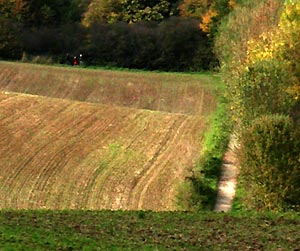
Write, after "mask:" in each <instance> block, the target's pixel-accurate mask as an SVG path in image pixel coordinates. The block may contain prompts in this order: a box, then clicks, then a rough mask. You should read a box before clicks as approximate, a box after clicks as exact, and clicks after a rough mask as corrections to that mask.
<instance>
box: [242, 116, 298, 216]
mask: <svg viewBox="0 0 300 251" xmlns="http://www.w3.org/2000/svg"><path fill="white" fill-rule="evenodd" d="M297 134H298V135H297ZM238 155H239V160H240V164H241V174H242V180H243V182H242V183H243V186H244V188H245V190H246V191H248V193H247V195H246V198H245V204H246V205H247V207H248V208H250V209H257V210H288V209H297V210H299V209H300V207H299V206H300V197H299V193H300V186H299V184H300V140H299V132H297V130H296V129H295V128H294V125H293V123H292V120H291V119H290V118H289V117H288V116H283V115H265V116H261V117H259V118H257V119H256V120H254V122H253V125H252V126H250V127H249V128H248V130H246V131H245V132H244V133H243V135H242V137H241V149H240V151H239V153H238Z"/></svg>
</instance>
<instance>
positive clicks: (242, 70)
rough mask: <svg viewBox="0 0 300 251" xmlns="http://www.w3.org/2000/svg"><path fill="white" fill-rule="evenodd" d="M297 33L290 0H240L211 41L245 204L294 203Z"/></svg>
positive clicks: (297, 13)
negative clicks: (236, 141) (237, 145)
mask: <svg viewBox="0 0 300 251" xmlns="http://www.w3.org/2000/svg"><path fill="white" fill-rule="evenodd" d="M299 34H300V3H299V2H298V1H292V0H287V1H285V2H282V1H279V0H275V1H274V0H272V1H271V0H265V1H256V0H255V1H252V2H251V3H250V2H248V1H244V3H243V4H241V5H240V6H238V7H237V8H236V11H235V12H233V13H232V14H231V15H229V17H228V20H226V21H225V22H223V24H222V25H221V26H220V30H219V34H218V36H217V40H216V43H215V51H216V53H217V55H218V58H219V60H220V61H221V65H222V72H223V76H224V80H225V81H226V83H227V95H228V96H229V98H230V100H231V112H232V118H233V119H234V120H235V122H236V123H235V125H236V128H235V129H236V130H237V131H238V133H239V134H240V141H241V150H240V151H239V158H240V163H241V174H242V178H243V180H244V183H243V184H244V187H245V188H246V189H245V191H248V193H247V195H246V198H247V199H246V202H247V203H246V204H247V206H248V207H249V208H252V209H253V208H256V209H259V210H264V209H272V210H286V209H290V208H293V209H297V210H299V207H297V205H299V204H300V201H299V200H298V199H297V198H296V197H298V195H299V185H297V184H299V180H298V178H299V173H298V172H299V169H300V161H299V160H300V155H299V142H300V139H299V137H298V136H299V133H298V132H297V130H298V129H297V128H298V126H299V118H300V102H299V98H300V97H299V96H300V84H299V83H300V81H299V75H300V55H299V48H300V43H299V41H300V40H299ZM278 114H280V115H278ZM295 135H296V136H295Z"/></svg>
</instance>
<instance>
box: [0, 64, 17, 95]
mask: <svg viewBox="0 0 300 251" xmlns="http://www.w3.org/2000/svg"><path fill="white" fill-rule="evenodd" d="M1 72H2V74H1V81H0V87H1V89H3V90H4V89H5V88H7V87H8V86H9V84H10V83H11V82H12V79H13V76H15V75H16V73H14V72H13V71H12V70H11V68H9V67H7V68H6V67H5V68H4V70H2V71H1Z"/></svg>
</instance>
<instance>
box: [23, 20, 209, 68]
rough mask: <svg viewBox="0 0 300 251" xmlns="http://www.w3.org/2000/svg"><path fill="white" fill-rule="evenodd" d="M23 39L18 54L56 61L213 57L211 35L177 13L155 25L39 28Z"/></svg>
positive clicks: (172, 62)
mask: <svg viewBox="0 0 300 251" xmlns="http://www.w3.org/2000/svg"><path fill="white" fill-rule="evenodd" d="M22 42H23V47H22V50H20V53H21V52H22V51H23V52H26V53H28V54H29V55H51V56H52V57H54V58H55V61H59V62H60V63H68V62H67V61H66V60H67V58H66V54H67V53H68V54H69V55H79V54H83V60H84V63H85V65H100V66H105V65H106V66H107V65H109V66H117V67H126V68H137V69H139V68H141V69H150V70H154V69H159V70H167V71H188V70H191V71H201V70H207V69H208V68H209V67H210V66H212V62H213V61H214V57H213V53H212V50H211V46H210V44H209V40H208V38H207V36H206V34H205V33H203V32H202V31H201V30H200V29H199V28H198V23H197V21H195V20H181V19H180V18H178V17H173V18H170V19H168V20H166V21H163V22H161V23H159V24H158V23H136V24H132V25H128V24H126V23H123V22H117V23H114V24H106V23H102V24H94V25H92V26H90V27H89V28H85V27H83V26H81V25H80V24H67V25H62V26H59V27H40V28H38V29H35V30H25V31H24V32H23V37H22ZM20 56H21V55H19V57H20Z"/></svg>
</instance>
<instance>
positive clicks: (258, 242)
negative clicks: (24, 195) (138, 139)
mask: <svg viewBox="0 0 300 251" xmlns="http://www.w3.org/2000/svg"><path fill="white" fill-rule="evenodd" d="M0 250H1V251H3V250H26V251H29V250H110V251H111V250H222V251H224V250H277V251H279V250H289V251H290V250H294V251H296V250H300V215H295V214H293V215H292V214H289V215H279V214H276V215H272V216H270V215H266V214H255V215H254V214H250V215H249V214H247V216H246V215H237V214H222V213H221V214H216V213H201V214H197V213H185V212H173V213H172V212H169V213H153V212H120V211H116V212H110V211H100V212H99V211H0Z"/></svg>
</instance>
